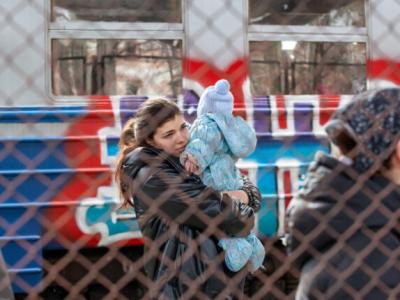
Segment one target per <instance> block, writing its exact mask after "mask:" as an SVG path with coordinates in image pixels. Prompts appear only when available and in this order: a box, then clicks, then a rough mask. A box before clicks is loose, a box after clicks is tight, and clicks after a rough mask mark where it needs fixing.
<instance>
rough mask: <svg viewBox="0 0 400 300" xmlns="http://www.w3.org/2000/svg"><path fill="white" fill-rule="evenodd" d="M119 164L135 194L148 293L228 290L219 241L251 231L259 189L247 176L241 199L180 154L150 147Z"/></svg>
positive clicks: (171, 295)
mask: <svg viewBox="0 0 400 300" xmlns="http://www.w3.org/2000/svg"><path fill="white" fill-rule="evenodd" d="M122 167H123V170H124V172H123V176H122V182H123V185H124V187H125V192H127V193H129V195H132V196H133V202H134V208H135V211H136V214H137V217H138V221H139V225H140V228H141V231H142V234H143V236H144V242H145V254H144V257H143V259H144V262H145V271H146V273H147V276H148V277H149V278H150V279H151V280H152V281H153V282H154V283H155V284H154V286H151V287H149V288H150V289H149V292H150V296H151V297H153V298H160V297H166V298H167V299H178V298H180V297H181V296H184V297H185V298H186V297H188V296H190V295H192V296H193V298H196V297H198V298H199V299H205V298H207V297H209V298H212V299H214V298H215V297H216V296H217V295H219V294H221V293H228V291H227V290H224V288H225V287H226V285H227V283H228V282H229V280H232V279H231V278H230V277H232V276H233V275H234V274H233V273H231V272H230V271H229V270H228V269H226V267H225V265H224V263H223V254H221V250H222V249H220V248H219V247H218V246H217V243H218V240H219V239H220V238H222V237H225V238H226V237H228V236H246V235H248V234H249V232H250V230H251V228H252V227H253V226H254V209H256V210H258V209H259V206H260V199H261V195H260V193H259V191H258V189H257V188H256V187H254V186H253V185H252V184H251V183H250V182H249V181H248V180H245V185H244V187H243V190H245V191H246V192H247V194H248V195H249V199H250V201H249V206H246V205H243V204H241V203H240V202H238V201H236V200H233V199H231V198H230V197H229V196H227V195H224V196H221V193H220V192H218V191H215V190H213V189H211V188H208V187H206V186H205V185H204V184H203V183H202V182H201V180H200V178H199V177H198V176H196V175H193V174H189V173H187V172H186V171H185V170H184V168H183V166H182V165H181V164H180V162H179V159H178V158H175V157H172V156H168V155H166V154H165V153H164V152H161V151H159V150H157V149H155V148H150V147H143V148H138V149H136V150H134V151H132V152H131V153H129V154H128V155H127V156H126V158H125V160H124V162H123V166H122ZM250 205H251V206H252V207H250ZM253 207H254V209H253Z"/></svg>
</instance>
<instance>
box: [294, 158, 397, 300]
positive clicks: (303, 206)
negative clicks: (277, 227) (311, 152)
mask: <svg viewBox="0 0 400 300" xmlns="http://www.w3.org/2000/svg"><path fill="white" fill-rule="evenodd" d="M399 210H400V187H399V186H396V185H395V184H393V183H391V182H389V180H388V179H386V177H384V176H383V175H379V174H376V175H374V176H373V177H371V178H369V179H365V178H364V177H363V176H362V174H359V173H357V172H356V171H355V169H353V168H352V167H349V166H346V165H344V164H342V163H341V162H339V161H338V160H336V159H334V158H332V157H329V156H322V157H320V158H319V159H318V160H317V161H316V162H315V163H314V165H312V166H311V168H310V170H309V173H308V174H307V179H306V181H305V185H304V189H303V190H302V191H301V192H300V195H299V197H298V199H296V200H295V201H294V202H293V204H292V205H291V206H290V207H289V210H288V214H289V216H288V217H289V222H288V225H289V239H288V242H289V245H288V246H289V252H290V254H291V256H292V259H293V260H294V261H295V262H296V265H297V266H298V267H299V268H300V269H301V278H300V284H299V287H298V291H297V295H296V296H297V297H296V299H339V300H346V299H371V300H379V299H400V291H399V285H400V252H399V251H400V224H399ZM395 288H397V291H396V292H395V294H393V293H394V291H393V290H394V289H395Z"/></svg>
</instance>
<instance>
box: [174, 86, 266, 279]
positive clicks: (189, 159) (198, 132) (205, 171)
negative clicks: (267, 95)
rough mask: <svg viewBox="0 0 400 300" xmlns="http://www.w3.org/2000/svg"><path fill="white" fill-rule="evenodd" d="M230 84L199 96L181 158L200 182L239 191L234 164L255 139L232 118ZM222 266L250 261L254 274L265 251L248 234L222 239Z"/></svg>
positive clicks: (234, 267) (233, 267) (243, 124)
mask: <svg viewBox="0 0 400 300" xmlns="http://www.w3.org/2000/svg"><path fill="white" fill-rule="evenodd" d="M229 88H230V86H229V82H228V81H227V80H224V79H222V80H219V81H217V83H216V84H215V86H210V87H208V88H207V89H206V90H205V91H204V93H203V94H202V95H201V97H200V100H199V105H198V107H197V119H196V120H195V121H194V123H193V125H192V126H191V128H190V140H189V143H188V144H187V146H186V149H185V151H184V152H183V154H182V156H181V161H182V164H183V165H184V166H185V168H186V169H187V170H188V171H190V172H193V173H196V174H198V175H200V176H201V178H202V180H203V183H204V184H205V185H207V186H210V187H212V188H214V189H216V190H219V191H232V190H239V189H240V188H241V187H242V186H243V179H242V176H241V175H240V172H239V170H238V169H237V168H236V166H235V163H236V161H237V160H238V159H239V158H244V157H246V156H248V155H249V154H250V153H252V152H253V151H254V149H255V147H256V143H257V137H256V134H255V132H254V129H253V128H252V127H250V126H249V125H248V124H247V123H246V122H245V121H244V120H243V119H242V118H241V117H234V116H233V115H232V112H233V96H232V94H231V93H230V91H229ZM219 245H220V246H221V247H222V248H223V249H224V250H225V263H226V265H227V267H228V268H229V269H230V270H231V271H234V272H236V271H239V270H240V269H241V268H243V267H244V266H245V265H246V263H247V261H249V260H250V270H251V271H252V272H254V271H255V270H257V269H258V268H259V267H260V266H261V265H262V263H263V260H264V257H265V249H264V246H263V245H262V243H261V242H260V240H259V239H258V238H257V237H256V236H255V234H254V233H251V234H250V235H249V236H247V237H246V238H238V237H232V238H228V239H222V240H220V241H219Z"/></svg>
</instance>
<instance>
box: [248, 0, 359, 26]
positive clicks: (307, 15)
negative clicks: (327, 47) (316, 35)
mask: <svg viewBox="0 0 400 300" xmlns="http://www.w3.org/2000/svg"><path fill="white" fill-rule="evenodd" d="M249 16H250V18H249V22H250V24H263V25H314V26H354V27H364V26H365V0H249Z"/></svg>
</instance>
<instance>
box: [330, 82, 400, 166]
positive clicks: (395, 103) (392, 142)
mask: <svg viewBox="0 0 400 300" xmlns="http://www.w3.org/2000/svg"><path fill="white" fill-rule="evenodd" d="M325 130H326V132H327V134H328V137H329V138H330V140H331V141H332V142H333V143H334V144H336V145H338V146H339V148H340V147H341V146H342V147H343V146H346V145H343V138H340V139H341V141H339V137H341V136H343V134H345V135H346V136H348V137H349V141H351V143H353V144H354V145H353V147H352V148H353V149H352V150H351V152H350V153H351V158H352V159H353V165H354V167H355V169H356V170H358V171H359V172H367V171H371V172H372V173H374V172H376V171H377V170H379V169H380V168H381V167H382V164H383V163H384V162H385V161H386V160H387V159H388V158H389V157H390V156H391V155H392V153H393V152H394V150H395V147H396V144H397V142H398V141H399V140H400V89H399V88H386V89H380V90H371V91H367V92H364V93H362V94H360V95H358V96H356V97H355V98H354V99H353V100H352V101H351V102H350V103H348V104H347V105H345V106H344V107H343V108H340V109H339V110H338V111H337V112H336V113H335V114H334V115H333V117H332V119H331V120H330V121H329V122H328V123H327V125H326V126H325ZM340 144H342V145H340ZM345 144H347V145H348V144H350V143H345Z"/></svg>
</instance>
